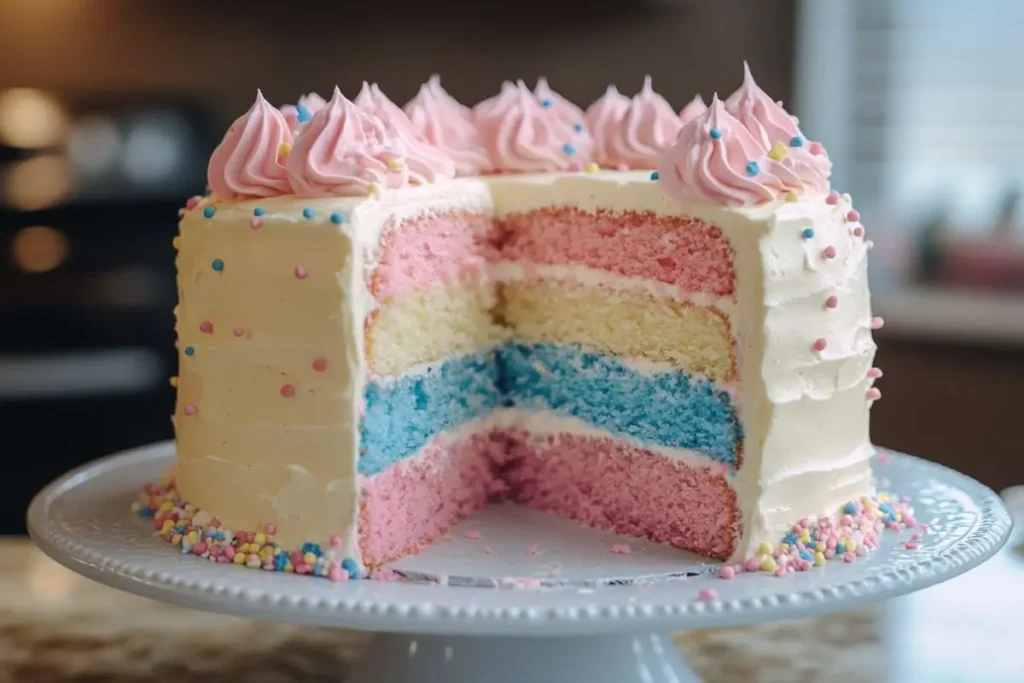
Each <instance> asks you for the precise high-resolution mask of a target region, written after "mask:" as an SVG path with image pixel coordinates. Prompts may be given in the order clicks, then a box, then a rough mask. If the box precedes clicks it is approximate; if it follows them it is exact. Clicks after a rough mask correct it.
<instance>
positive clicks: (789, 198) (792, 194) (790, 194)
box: [782, 192, 796, 202]
mask: <svg viewBox="0 0 1024 683" xmlns="http://www.w3.org/2000/svg"><path fill="white" fill-rule="evenodd" d="M782 197H783V199H785V200H786V201H787V202H795V201H796V192H787V193H786V194H784V195H782Z"/></svg>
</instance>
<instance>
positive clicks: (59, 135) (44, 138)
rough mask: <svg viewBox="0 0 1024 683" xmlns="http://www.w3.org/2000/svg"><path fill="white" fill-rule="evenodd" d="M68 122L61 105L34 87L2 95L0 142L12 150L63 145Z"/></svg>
mask: <svg viewBox="0 0 1024 683" xmlns="http://www.w3.org/2000/svg"><path fill="white" fill-rule="evenodd" d="M66 127H67V119H66V117H65V115H64V110H63V109H62V108H61V106H60V104H59V103H58V102H57V101H56V100H55V99H53V98H52V97H50V96H49V95H47V94H46V93H44V92H42V91H41V90H34V89H32V88H10V89H8V90H4V91H3V92H0V141H3V142H4V143H5V144H7V145H9V146H11V147H27V148H40V147H51V146H53V145H57V144H60V142H61V140H63V139H64V132H65V129H66Z"/></svg>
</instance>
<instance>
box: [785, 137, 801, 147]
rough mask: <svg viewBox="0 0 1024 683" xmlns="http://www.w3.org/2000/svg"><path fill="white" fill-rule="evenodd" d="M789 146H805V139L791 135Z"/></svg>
mask: <svg viewBox="0 0 1024 683" xmlns="http://www.w3.org/2000/svg"><path fill="white" fill-rule="evenodd" d="M789 146H790V147H803V146H804V140H803V138H801V137H799V136H794V137H791V138H790V139H789Z"/></svg>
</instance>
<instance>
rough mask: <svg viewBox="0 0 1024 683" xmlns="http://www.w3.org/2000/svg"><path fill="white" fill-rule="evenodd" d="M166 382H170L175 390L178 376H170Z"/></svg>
mask: <svg viewBox="0 0 1024 683" xmlns="http://www.w3.org/2000/svg"><path fill="white" fill-rule="evenodd" d="M167 381H168V382H170V383H171V386H172V387H174V388H175V389H177V388H178V376H177V375H171V378H170V379H169V380H167Z"/></svg>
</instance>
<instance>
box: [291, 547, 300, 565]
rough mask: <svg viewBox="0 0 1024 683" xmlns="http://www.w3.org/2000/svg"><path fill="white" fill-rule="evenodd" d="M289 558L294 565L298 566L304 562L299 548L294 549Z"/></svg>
mask: <svg viewBox="0 0 1024 683" xmlns="http://www.w3.org/2000/svg"><path fill="white" fill-rule="evenodd" d="M288 560H289V561H290V562H291V563H292V567H298V566H299V565H300V564H302V553H300V552H299V551H298V550H293V551H292V553H291V555H289V556H288Z"/></svg>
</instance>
